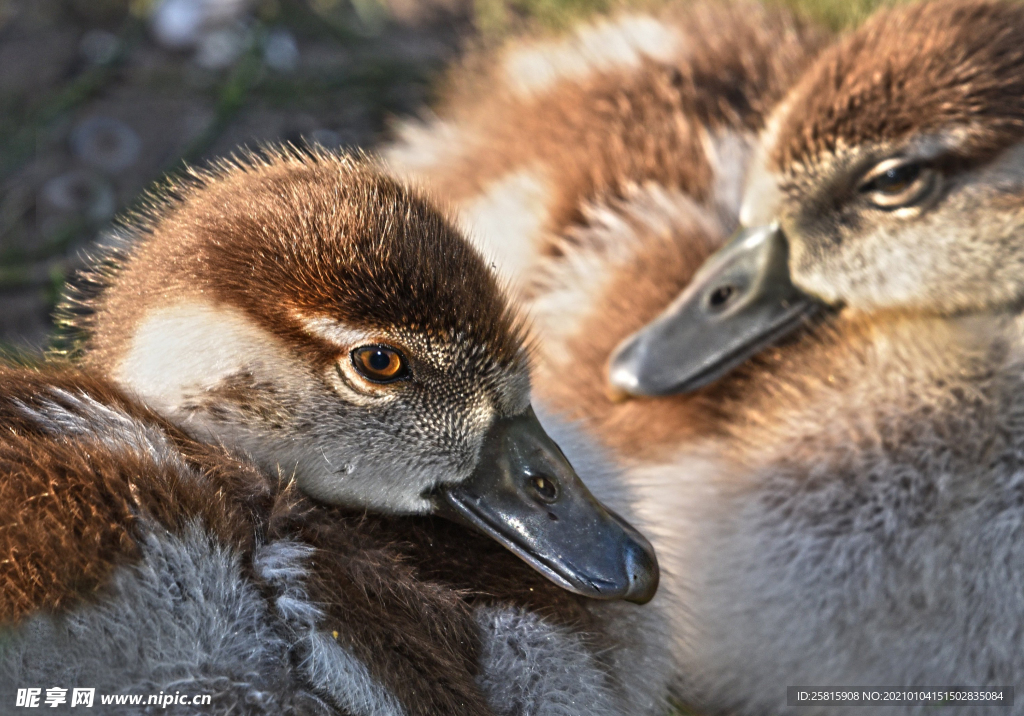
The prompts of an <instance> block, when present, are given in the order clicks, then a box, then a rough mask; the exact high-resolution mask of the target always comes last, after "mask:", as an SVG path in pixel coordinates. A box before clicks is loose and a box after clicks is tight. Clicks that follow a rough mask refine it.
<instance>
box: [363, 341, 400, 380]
mask: <svg viewBox="0 0 1024 716" xmlns="http://www.w3.org/2000/svg"><path fill="white" fill-rule="evenodd" d="M352 365H354V366H355V368H356V370H357V371H358V372H359V374H360V375H362V376H363V377H364V378H366V379H367V380H372V381H374V382H376V383H390V382H392V381H395V380H401V379H402V378H404V377H406V375H408V373H409V369H408V366H407V365H406V363H405V357H404V356H403V355H402V354H401V353H399V352H398V351H397V350H395V349H394V348H391V347H390V346H382V345H377V346H362V347H361V348H356V349H355V350H354V351H352Z"/></svg>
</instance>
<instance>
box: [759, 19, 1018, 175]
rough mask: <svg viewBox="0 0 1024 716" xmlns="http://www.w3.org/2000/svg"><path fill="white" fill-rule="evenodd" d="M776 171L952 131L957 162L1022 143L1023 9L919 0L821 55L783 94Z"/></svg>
mask: <svg viewBox="0 0 1024 716" xmlns="http://www.w3.org/2000/svg"><path fill="white" fill-rule="evenodd" d="M785 112H786V114H785V118H784V119H783V121H782V124H781V125H780V128H779V134H778V136H777V138H776V141H775V150H774V154H773V156H772V159H773V163H774V164H775V168H776V169H782V170H786V169H790V168H793V167H794V166H797V165H801V164H803V165H806V164H809V163H812V162H813V161H815V159H816V158H817V157H819V156H820V155H822V154H823V153H832V152H834V151H835V150H836V148H837V146H840V145H842V144H845V145H847V146H857V145H860V144H862V143H864V142H899V141H901V140H903V139H906V138H907V137H908V136H910V135H912V134H920V133H928V132H933V131H934V132H938V131H941V130H944V129H948V128H952V127H957V128H961V129H962V131H964V132H965V136H964V138H963V139H964V140H965V143H964V144H962V145H961V149H960V151H961V152H963V153H964V155H965V157H967V158H970V159H979V158H983V157H985V156H989V155H991V154H992V153H994V152H996V151H998V150H999V149H1001V148H1003V147H1005V146H1007V145H1008V144H1010V143H1012V142H1014V141H1016V140H1017V139H1019V138H1020V137H1021V136H1022V135H1024V6H1021V5H1019V4H1017V3H1009V2H993V1H990V0H967V1H964V0H959V1H947V0H942V1H940V2H922V3H919V4H915V5H912V6H909V7H903V8H897V9H892V10H888V11H883V12H880V13H878V14H876V15H875V16H873V17H872V18H871V19H870V20H869V21H868V22H867V23H865V25H864V26H863V27H861V28H860V29H858V30H857V31H855V32H853V33H852V34H851V35H849V36H848V37H846V38H845V39H844V40H843V41H841V42H840V43H838V44H837V45H836V46H835V47H833V48H831V49H830V50H829V51H827V52H826V53H824V54H823V55H822V56H821V57H820V58H819V60H818V61H817V62H816V63H815V64H814V65H812V67H811V69H810V70H808V72H807V74H806V75H805V76H804V78H803V79H802V80H801V82H800V83H799V84H798V85H797V86H796V88H794V90H793V92H792V93H791V95H790V102H789V105H788V107H787V109H786V110H785Z"/></svg>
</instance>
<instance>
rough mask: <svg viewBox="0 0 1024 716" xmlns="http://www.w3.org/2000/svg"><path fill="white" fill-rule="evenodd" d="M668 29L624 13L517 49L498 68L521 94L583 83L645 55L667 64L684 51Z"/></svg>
mask: <svg viewBox="0 0 1024 716" xmlns="http://www.w3.org/2000/svg"><path fill="white" fill-rule="evenodd" d="M683 44H684V43H683V38H682V37H681V36H680V34H679V33H678V32H676V31H675V29H673V28H672V27H669V26H668V25H665V24H664V23H662V22H660V21H659V20H657V19H655V18H653V17H651V16H649V15H626V16H623V17H620V18H618V19H617V20H615V21H613V22H609V21H604V22H600V23H597V24H594V25H587V26H584V27H582V28H580V29H578V30H577V31H576V32H575V33H573V35H572V36H571V37H569V38H567V39H565V40H562V41H560V42H541V43H536V44H534V45H532V46H530V47H519V48H516V49H514V50H512V51H510V52H508V53H507V54H506V56H505V59H504V62H503V64H502V70H503V73H504V75H505V78H506V81H507V82H508V84H509V86H510V87H511V88H512V89H513V90H514V91H516V92H518V93H519V94H522V95H531V94H537V93H540V92H544V91H546V90H548V89H551V88H552V86H554V85H555V84H556V83H557V82H559V81H562V80H572V81H576V82H582V81H584V80H586V78H587V77H588V76H590V75H592V74H595V73H598V72H607V71H610V70H617V69H630V68H635V67H638V66H639V65H640V62H641V60H642V59H643V58H644V57H649V58H651V59H654V60H658V61H661V62H667V61H669V60H672V59H674V58H675V57H677V56H678V55H679V54H680V52H681V51H682V49H683Z"/></svg>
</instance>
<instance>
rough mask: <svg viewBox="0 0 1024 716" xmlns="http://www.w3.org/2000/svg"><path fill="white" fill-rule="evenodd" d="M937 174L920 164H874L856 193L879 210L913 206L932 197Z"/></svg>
mask: <svg viewBox="0 0 1024 716" xmlns="http://www.w3.org/2000/svg"><path fill="white" fill-rule="evenodd" d="M938 178H939V173H938V172H937V171H936V170H935V169H933V168H931V167H928V166H925V165H923V164H921V163H919V162H914V161H908V160H906V159H887V160H885V161H884V162H881V163H879V164H877V165H875V166H874V167H873V168H872V169H871V170H870V171H869V172H868V173H867V174H866V175H865V176H864V178H863V179H862V180H861V182H860V184H859V185H858V187H857V191H859V192H860V193H861V194H864V195H866V196H867V198H868V200H869V201H870V202H871V203H872V204H874V205H875V206H876V207H878V208H879V209H886V210H892V209H902V208H905V207H909V206H914V205H915V204H918V203H920V202H921V201H923V200H924V199H925V198H927V197H928V196H930V195H931V194H932V191H933V190H934V189H935V188H936V187H937V186H938Z"/></svg>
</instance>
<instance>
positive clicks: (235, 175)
mask: <svg viewBox="0 0 1024 716" xmlns="http://www.w3.org/2000/svg"><path fill="white" fill-rule="evenodd" d="M129 233H130V234H132V235H133V236H131V238H132V239H133V244H134V245H133V246H132V247H130V248H129V249H128V256H127V258H126V259H125V260H124V261H122V262H121V265H120V266H119V267H117V268H116V269H115V271H114V278H113V280H110V279H107V280H105V281H104V282H105V283H106V284H108V285H107V286H106V287H105V288H104V289H103V290H102V291H101V292H100V293H99V296H98V298H97V299H96V300H94V301H93V302H92V304H93V308H94V309H95V310H96V311H97V314H98V315H97V317H96V319H95V320H94V323H95V324H96V325H100V324H102V323H104V319H103V313H104V311H109V312H111V313H113V314H115V315H116V316H117V319H118V322H127V323H131V321H132V314H133V312H134V311H137V310H138V309H136V306H145V305H149V306H152V305H154V304H156V305H159V303H160V302H162V301H166V300H171V299H173V298H174V296H175V294H176V293H177V292H182V293H187V294H192V295H194V294H195V293H196V292H197V290H201V291H202V292H203V295H204V297H205V298H208V299H209V300H212V301H219V302H224V303H226V304H228V305H231V306H234V307H237V308H241V309H243V310H244V311H246V312H247V313H249V314H250V315H252V316H254V317H255V318H257V319H258V320H259V321H260V322H261V323H262V324H263V325H264V326H265V327H266V328H268V329H270V330H272V331H274V332H276V333H278V334H280V335H283V336H285V337H289V338H298V337H300V336H301V337H302V338H303V339H304V340H305V339H308V338H309V336H308V333H306V331H304V330H303V328H302V326H301V323H300V321H301V318H303V317H304V318H321V317H327V318H331V319H335V320H338V321H340V322H342V323H344V324H346V325H348V326H350V327H354V328H359V329H365V330H374V329H392V330H396V329H397V330H402V329H407V330H413V331H417V332H420V333H423V334H426V335H427V336H436V337H437V338H438V339H441V340H451V339H455V338H456V337H459V340H460V341H465V342H467V343H471V344H476V345H478V346H480V347H482V348H483V349H485V350H486V352H487V354H488V355H489V356H490V357H492V358H494V359H496V360H498V361H499V362H501V363H504V364H511V363H514V362H517V361H519V360H521V359H522V354H523V348H522V335H521V329H520V326H519V322H518V321H517V319H516V316H515V313H514V312H513V311H512V310H511V309H510V307H509V305H508V303H507V301H506V300H505V297H504V295H503V293H502V291H501V289H500V287H499V286H498V283H497V281H496V280H495V278H494V276H493V275H492V274H491V272H490V271H489V269H488V267H487V266H486V264H485V262H484V261H483V259H482V258H481V257H480V255H479V254H478V253H477V251H476V250H475V249H474V248H473V247H472V246H471V245H470V244H469V242H468V241H467V240H466V239H465V238H464V237H463V236H462V235H461V234H460V233H459V232H458V231H457V230H456V229H455V228H454V227H453V226H452V225H451V224H450V223H449V222H448V221H447V220H446V218H445V217H444V216H443V215H442V214H441V213H440V212H439V211H438V210H437V209H435V208H434V207H433V206H432V205H431V204H430V203H429V202H428V201H426V200H425V199H424V198H422V197H421V196H419V195H417V194H415V193H413V192H411V191H410V190H408V189H407V188H405V187H404V186H403V185H401V184H400V183H398V182H397V181H395V180H394V179H392V178H390V177H388V176H387V175H385V174H383V173H382V172H381V171H380V170H378V169H377V168H376V167H375V165H374V164H373V163H372V162H370V161H368V160H366V159H365V158H362V157H346V156H336V155H333V154H328V153H317V154H314V155H309V154H299V153H297V152H293V151H289V150H282V149H273V150H267V151H265V152H264V153H263V154H262V155H260V156H258V157H257V156H247V157H245V158H244V159H241V160H238V159H236V160H233V161H231V162H225V163H222V164H220V165H218V166H217V167H216V168H215V169H214V170H212V171H195V172H192V173H191V175H190V177H189V178H188V179H187V180H185V181H184V182H183V183H179V184H172V185H170V186H169V187H168V188H167V189H166V190H165V191H163V192H160V193H159V194H157V195H155V196H154V198H153V201H152V202H151V206H150V208H149V210H148V212H146V213H145V215H144V216H143V217H141V220H138V221H134V222H131V223H130V225H129ZM110 322H111V321H110V319H109V318H107V319H106V323H108V324H109V323H110ZM108 328H109V327H108ZM120 330H125V328H124V327H121V328H120ZM101 342H107V343H109V341H101Z"/></svg>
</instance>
